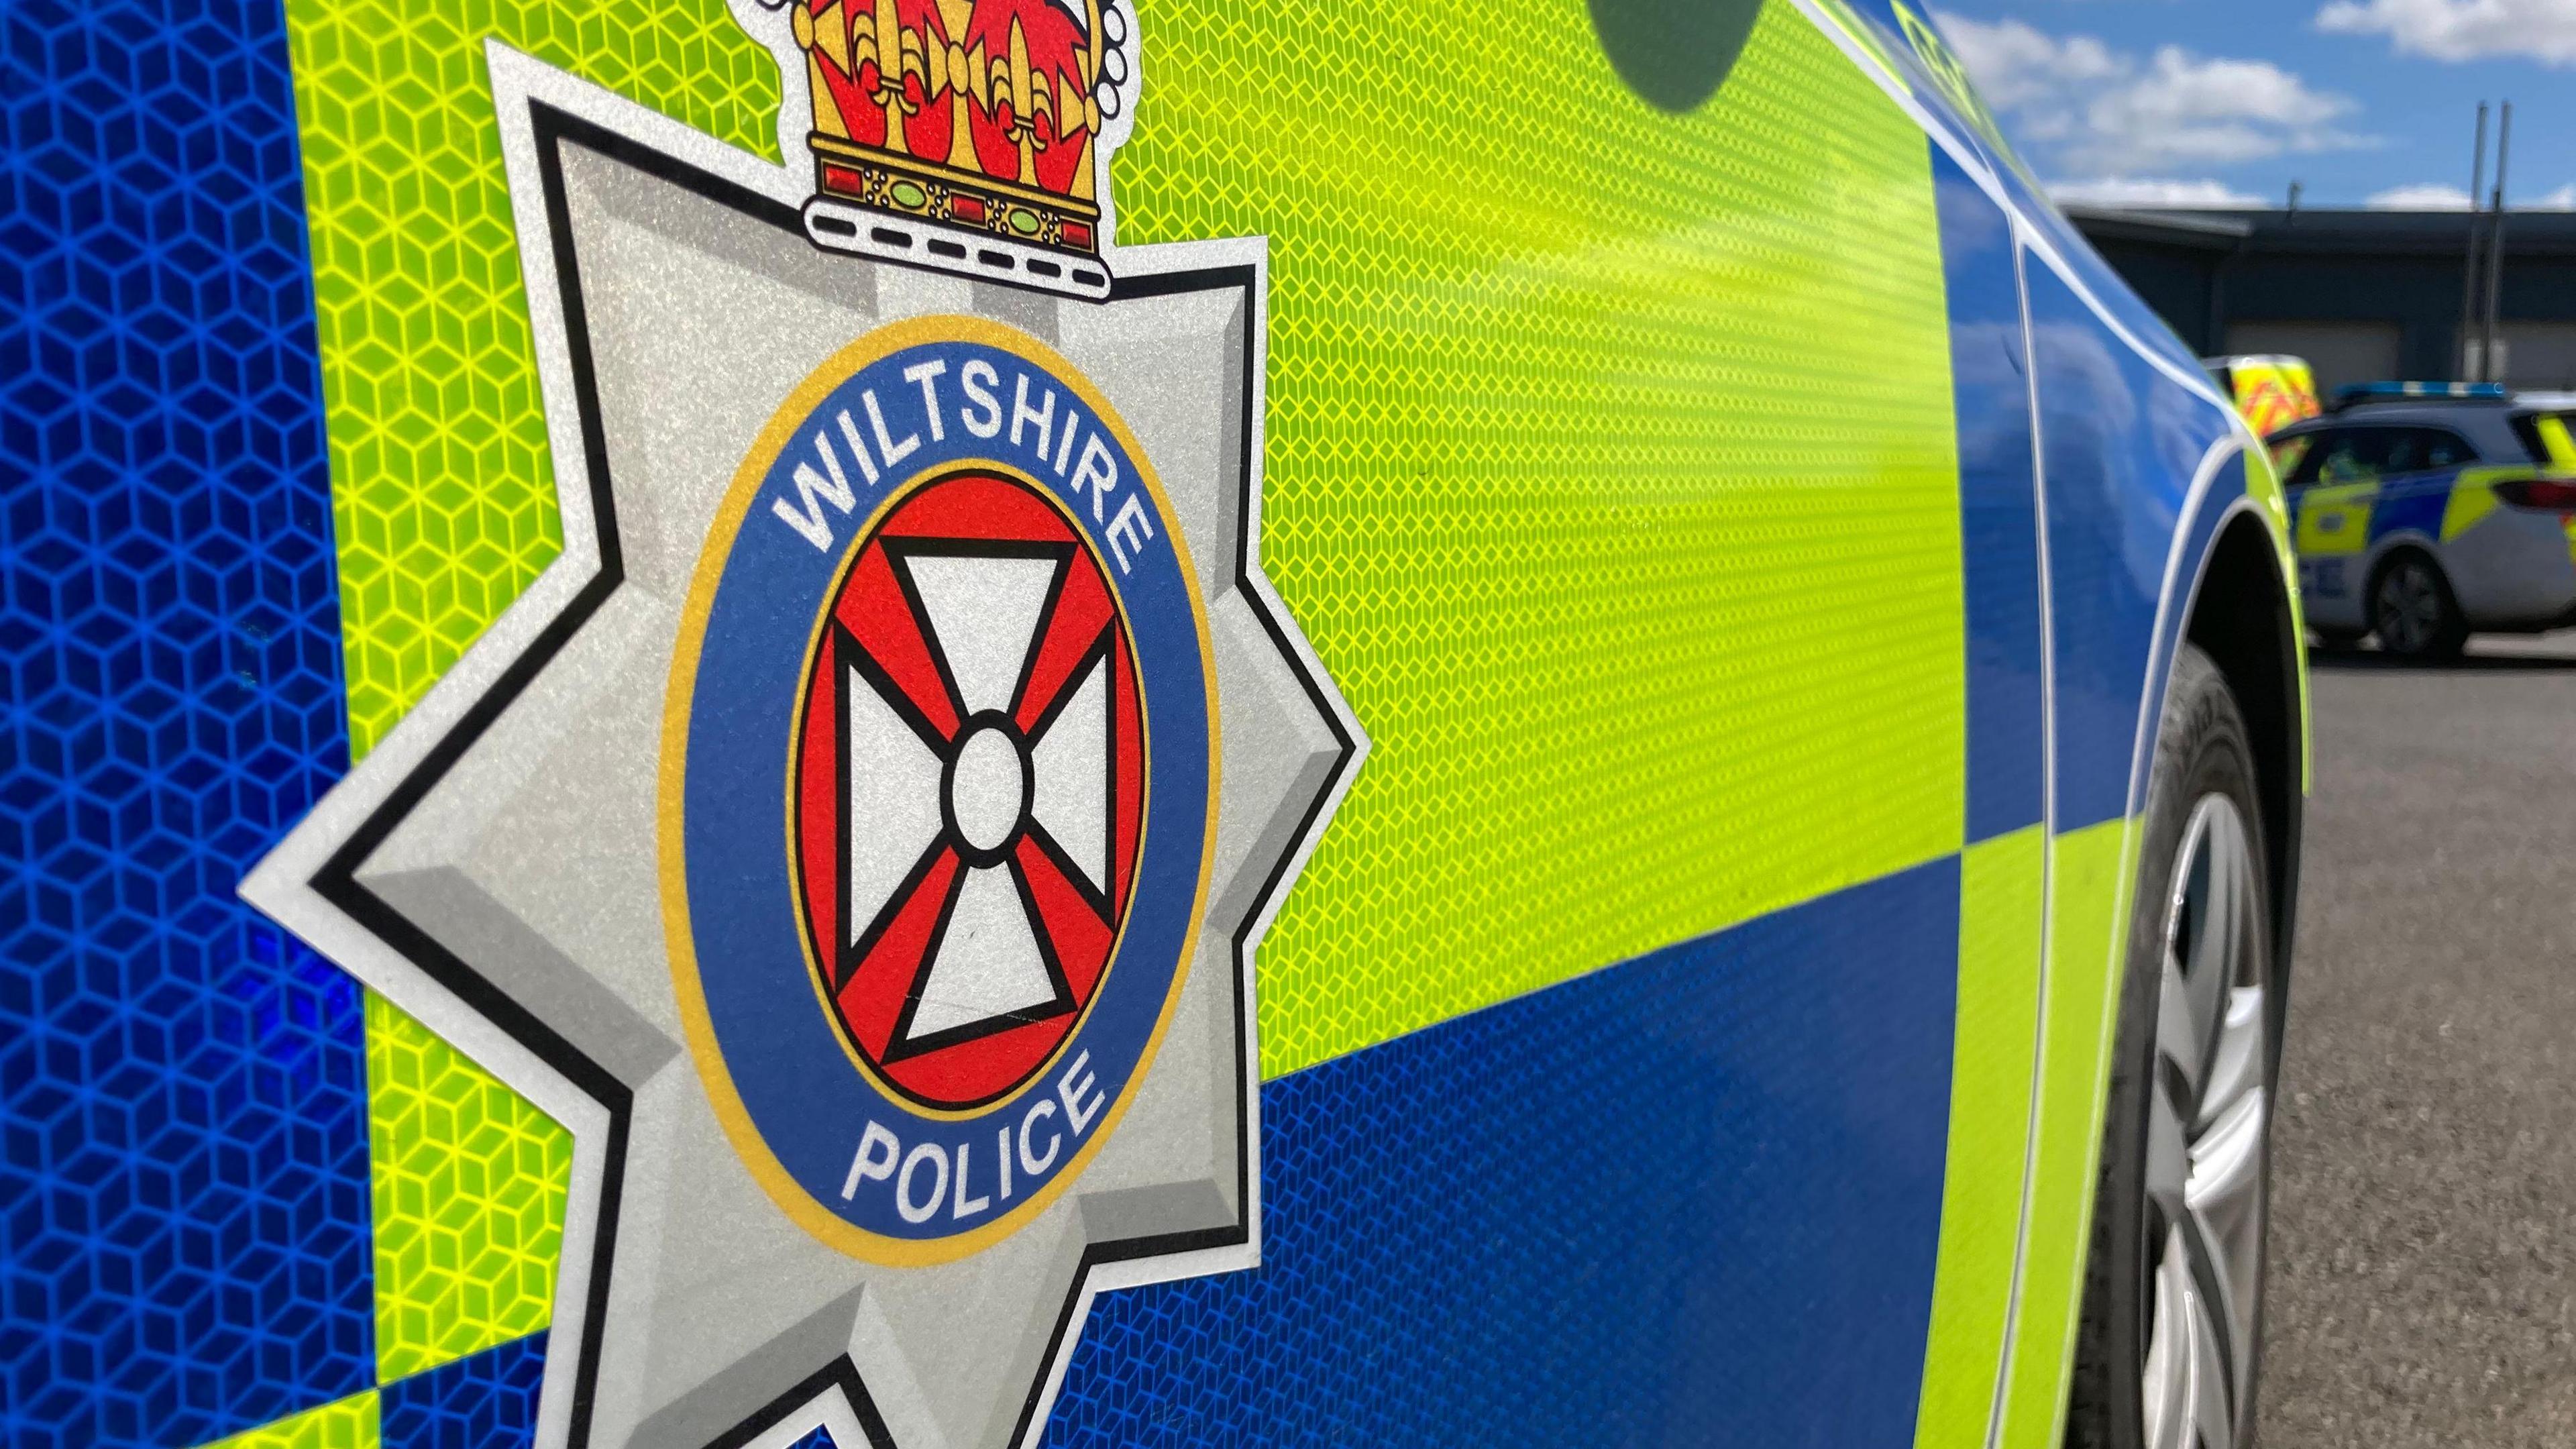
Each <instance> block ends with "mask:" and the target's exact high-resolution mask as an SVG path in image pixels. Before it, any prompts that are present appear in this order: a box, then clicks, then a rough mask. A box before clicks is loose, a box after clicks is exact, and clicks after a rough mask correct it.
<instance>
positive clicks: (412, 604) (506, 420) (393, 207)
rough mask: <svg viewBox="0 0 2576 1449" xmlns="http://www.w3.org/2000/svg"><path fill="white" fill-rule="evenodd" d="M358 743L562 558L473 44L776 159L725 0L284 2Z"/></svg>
mask: <svg viewBox="0 0 2576 1449" xmlns="http://www.w3.org/2000/svg"><path fill="white" fill-rule="evenodd" d="M286 9H287V20H286V23H287V29H288V32H289V34H290V35H291V37H292V43H293V49H294V56H295V99H296V104H297V106H298V108H299V114H300V117H301V119H302V122H303V145H304V168H305V178H306V182H305V186H306V191H307V194H308V197H309V200H310V207H311V219H312V234H313V287H314V292H315V295H316V298H317V302H318V307H319V314H318V319H319V326H320V331H321V339H322V380H323V395H324V397H325V398H326V399H327V400H328V402H329V427H330V440H331V472H332V478H333V480H334V482H335V484H336V487H337V492H336V494H335V504H336V514H337V522H338V525H339V543H340V575H341V590H342V597H343V600H344V603H343V610H344V613H345V615H346V622H347V629H348V667H349V721H350V733H351V737H352V744H353V746H354V748H355V750H356V752H357V753H359V754H364V753H365V752H366V750H367V748H368V747H369V746H370V745H372V744H373V743H374V742H375V740H376V739H377V738H378V737H379V736H381V735H382V734H383V733H384V732H385V731H386V730H387V729H389V728H391V727H392V726H393V723H394V721H395V720H397V719H399V718H401V716H402V712H403V711H404V710H406V709H408V708H410V707H411V704H412V702H413V701H415V700H417V699H419V698H420V696H421V694H422V693H423V692H424V691H426V690H427V689H428V688H429V686H430V685H431V684H432V683H433V682H435V681H436V680H437V678H438V676H439V674H440V673H441V672H442V671H444V670H445V669H446V668H447V666H448V665H449V664H451V663H454V662H455V660H456V657H457V656H458V655H459V654H461V653H463V652H464V649H465V646H466V645H467V644H470V643H472V642H473V640H474V638H475V636H477V635H478V634H480V633H482V631H483V628H484V626H485V625H487V624H489V623H490V622H491V621H492V619H493V618H494V617H495V616H497V615H498V614H499V613H500V612H501V610H502V609H503V608H505V607H507V606H508V604H509V603H510V601H511V600H512V599H515V598H517V597H518V595H519V592H520V591H521V590H522V589H524V588H526V587H527V585H528V582H529V580H531V579H533V578H535V577H536V575H537V571H538V570H539V569H541V568H543V567H544V566H545V565H546V563H547V562H548V561H549V560H551V559H552V558H553V557H554V556H555V554H556V552H557V551H558V550H559V549H560V548H561V546H562V534H561V523H560V519H559V517H558V515H557V513H556V510H555V497H554V479H553V472H552V468H553V465H552V463H551V461H550V460H549V454H548V449H547V445H546V432H545V416H544V412H543V409H542V405H541V403H540V400H539V398H538V395H537V379H536V362H535V356H536V354H535V351H534V349H533V346H532V344H531V343H530V340H529V337H528V315H527V302H526V298H525V296H524V294H523V293H522V291H521V290H520V284H519V253H518V245H517V241H516V238H515V237H514V235H513V233H512V227H511V223H510V214H509V191H508V187H507V185H506V184H505V182H504V181H503V178H502V174H501V147H500V140H499V130H498V127H497V124H496V123H495V121H494V119H493V112H492V92H491V83H490V79H489V77H488V76H487V75H486V74H485V69H484V59H483V42H484V40H485V38H486V37H491V38H496V39H499V40H500V41H502V42H503V43H505V44H508V45H512V46H515V47H517V48H518V49H520V50H524V51H527V52H529V53H530V54H533V55H536V56H538V57H540V58H542V59H544V60H546V61H549V62H551V63H553V64H555V65H559V66H562V67H564V68H566V69H568V70H571V71H573V72H574V73H575V74H578V75H581V76H583V77H585V78H587V79H589V80H592V81H596V82H598V83H599V84H601V85H604V86H608V87H610V88H611V89H614V90H617V91H619V92H622V93H623V94H625V95H628V96H631V97H633V98H634V99H636V100H639V101H642V102H643V103H645V104H646V105H649V106H653V107H655V108H657V109H659V110H662V111H665V112H667V113H669V114H670V115H673V116H676V117H678V118H679V119H681V120H683V121H686V122H688V123H689V124H690V125H692V126H696V127H697V128H699V129H700V130H703V131H707V132H710V133H712V134H713V135H715V136H718V137H720V138H722V139H724V140H726V141H730V142H732V143H733V144H735V145H737V146H741V147H744V148H745V149H747V150H752V151H758V152H762V153H764V154H767V155H769V156H770V157H771V159H773V160H774V159H776V152H777V149H778V146H777V140H776V137H777V114H778V68H777V66H776V64H775V63H774V62H772V61H771V59H770V57H769V53H768V52H767V51H765V50H762V49H761V48H760V47H759V46H758V45H756V44H754V43H753V42H752V40H751V39H750V37H749V36H747V35H745V34H744V33H743V32H742V31H741V30H740V29H739V28H737V27H736V26H735V25H734V23H733V21H732V19H731V17H729V16H728V15H727V14H726V13H725V9H724V5H723V4H722V0H692V3H684V4H658V3H651V0H604V3H594V4H552V5H517V4H508V3H500V0H429V3H415V0H289V3H288V4H287V7H286Z"/></svg>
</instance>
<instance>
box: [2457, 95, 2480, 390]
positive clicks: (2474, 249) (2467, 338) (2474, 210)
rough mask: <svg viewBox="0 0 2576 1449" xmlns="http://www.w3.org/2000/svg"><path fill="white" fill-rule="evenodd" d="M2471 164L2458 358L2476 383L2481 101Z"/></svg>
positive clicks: (2463, 373)
mask: <svg viewBox="0 0 2576 1449" xmlns="http://www.w3.org/2000/svg"><path fill="white" fill-rule="evenodd" d="M2471 155H2472V157H2473V159H2472V160H2471V161H2470V162H2469V224H2468V233H2469V260H2468V266H2467V269H2466V271H2464V272H2463V273H2462V274H2461V277H2460V349H2459V356H2458V357H2457V358H2456V359H2455V362H2456V365H2457V366H2458V367H2459V369H2460V373H2459V375H2460V376H2461V377H2462V378H2465V379H2467V380H2468V381H2471V382H2475V381H2476V380H2477V377H2476V374H2477V373H2479V372H2480V371H2482V370H2483V369H2484V367H2485V365H2486V364H2485V362H2484V361H2483V357H2484V354H2482V353H2481V352H2479V351H2478V348H2477V346H2476V343H2477V325H2478V214H2479V213H2480V212H2481V211H2483V210H2484V209H2485V205H2486V203H2485V202H2484V201H2482V200H2480V199H2479V196H2478V193H2479V192H2482V191H2484V190H2486V189H2487V103H2486V102H2484V101H2480V102H2478V144H2477V146H2476V148H2475V150H2474V151H2473V152H2472V153H2471Z"/></svg>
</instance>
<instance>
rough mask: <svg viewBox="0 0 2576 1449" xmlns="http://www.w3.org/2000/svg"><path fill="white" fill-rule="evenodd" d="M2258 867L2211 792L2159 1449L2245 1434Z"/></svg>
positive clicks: (2189, 834) (2159, 1176)
mask: <svg viewBox="0 0 2576 1449" xmlns="http://www.w3.org/2000/svg"><path fill="white" fill-rule="evenodd" d="M2255 869H2256V865H2255V861H2254V856H2253V849H2252V845H2251V838H2250V836H2249V835H2248V833H2247V831H2246V828H2245V821H2244V817H2243V816H2242V815H2240V814H2239V813H2238V811H2237V808H2236V805H2235V803H2234V802H2233V801H2231V800H2229V799H2228V798H2227V797H2225V796H2223V795H2214V794H2213V795H2209V796H2205V797H2203V798H2202V799H2201V801H2200V802H2199V803H2198V805H2197V806H2196V807H2195V808H2194V809H2193V811H2192V815H2191V820H2190V823H2189V825H2188V826H2187V827H2186V828H2185V829H2184V831H2183V838H2182V845H2181V848H2180V850H2179V852H2178V853H2177V854H2176V856H2175V861H2174V873H2173V876H2172V879H2173V882H2174V884H2173V896H2172V899H2171V900H2170V901H2169V902H2168V903H2167V906H2166V912H2165V951H2164V968H2163V981H2162V983H2161V987H2160V991H2159V997H2158V1002H2157V1011H2156V1053H2155V1074H2154V1080H2153V1083H2152V1086H2151V1089H2150V1095H2149V1102H2148V1109H2147V1111H2148V1119H2147V1174H2146V1176H2147V1232H2146V1234H2145V1246H2146V1251H2147V1252H2148V1253H2150V1254H2153V1255H2155V1262H2154V1265H2153V1268H2152V1271H2151V1274H2150V1277H2149V1281H2148V1285H2147V1292H2146V1294H2145V1295H2144V1303H2145V1319H2146V1322H2145V1323H2144V1325H2143V1327H2144V1330H2145V1335H2144V1336H2145V1341H2146V1344H2147V1351H2146V1354H2145V1357H2144V1360H2143V1362H2142V1364H2141V1370H2140V1389H2141V1393H2140V1400H2139V1402H2140V1404H2141V1407H2142V1410H2143V1418H2144V1425H2143V1427H2144V1428H2145V1430H2146V1435H2145V1437H2146V1443H2147V1444H2148V1446H2150V1449H2233V1446H2234V1445H2235V1444H2236V1443H2237V1442H2238V1441H2239V1439H2240V1438H2241V1436H2242V1434H2243V1432H2244V1430H2245V1428H2246V1427H2247V1425H2246V1424H2245V1422H2244V1419H2245V1409H2246V1400H2247V1397H2248V1395H2247V1387H2248V1385H2250V1384H2251V1382H2252V1377H2253V1369H2254V1353H2255V1346H2256V1345H2255V1334H2256V1325H2257V1324H2258V1322H2259V1321H2260V1318H2259V1310H2260V1307H2261V1296H2262V1288H2263V1229H2264V1209H2265V1203H2264V1192H2265V1183H2266V1180H2267V1178H2268V1176H2269V1174H2268V1172H2267V1171H2266V1168H2267V1161H2266V1159H2267V1155H2268V1154H2269V1152H2270V1150H2271V1148H2270V1143H2271V1133H2270V1125H2271V1122H2270V1118H2271V1105H2272V1102H2271V1085H2272V1075H2273V1074H2272V1051H2273V1036H2272V1031H2271V1025H2270V1013H2269V1010H2268V1004H2269V1003H2268V1002H2267V1000H2266V997H2265V992H2266V989H2267V982H2266V978H2265V972H2264V940H2263V919H2262V918H2263V911H2262V897H2261V893H2260V890H2259V887H2258V885H2257V882H2256V879H2255V875H2254V871H2255Z"/></svg>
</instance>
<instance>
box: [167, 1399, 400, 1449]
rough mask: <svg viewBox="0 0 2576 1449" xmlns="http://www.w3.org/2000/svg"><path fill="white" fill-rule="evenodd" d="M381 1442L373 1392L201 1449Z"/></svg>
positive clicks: (323, 1447) (345, 1448)
mask: <svg viewBox="0 0 2576 1449" xmlns="http://www.w3.org/2000/svg"><path fill="white" fill-rule="evenodd" d="M380 1442H381V1436H380V1432H379V1423H378V1414H377V1403H376V1391H375V1390H374V1389H369V1390H367V1391H366V1392H364V1393H358V1394H351V1395H350V1396H349V1397H347V1398H345V1399H339V1400H336V1401H334V1402H332V1403H328V1404H324V1405H322V1406H321V1407H319V1408H313V1409H307V1410H305V1411H304V1412H302V1413H300V1414H290V1415H288V1416H287V1417H285V1418H283V1419H275V1420H272V1421H270V1422H268V1423H265V1424H262V1425H260V1426H259V1427H258V1428H256V1429H245V1430H243V1431H242V1432H241V1433H238V1434H235V1435H233V1436H231V1437H230V1438H225V1439H218V1440H215V1441H214V1442H213V1443H211V1444H206V1445H202V1446H200V1449H376V1446H377V1445H378V1444H379V1443H380Z"/></svg>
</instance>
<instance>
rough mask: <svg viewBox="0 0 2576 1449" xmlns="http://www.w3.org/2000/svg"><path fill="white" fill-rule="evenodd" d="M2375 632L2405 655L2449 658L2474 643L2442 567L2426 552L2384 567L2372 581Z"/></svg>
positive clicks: (2404, 556)
mask: <svg viewBox="0 0 2576 1449" xmlns="http://www.w3.org/2000/svg"><path fill="white" fill-rule="evenodd" d="M2370 622H2371V632H2373V633H2375V634H2377V635H2378V636H2379V647H2380V648H2381V649H2383V650H2386V651H2387V652H2388V653H2390V654H2394V655H2396V656H2397V657H2398V658H2400V659H2448V658H2450V657H2451V656H2453V655H2455V654H2458V653H2459V652H2460V649H2461V647H2462V646H2464V645H2466V644H2467V643H2468V642H2469V623H2468V620H2467V619H2465V618H2463V617H2462V616H2461V614H2460V601H2459V598H2458V596H2456V595H2454V594H2453V593H2452V592H2451V581H2450V580H2448V579H2446V578H2444V577H2442V570H2441V569H2440V567H2439V566H2437V565H2436V564H2435V563H2434V562H2433V561H2432V560H2431V559H2429V558H2427V557H2425V556H2424V555H2422V554H2420V553H2414V552H2411V551H2410V552H2407V553H2401V554H2399V555H2397V556H2396V557H2394V558H2392V559H2390V560H2389V561H2388V562H2386V563H2384V564H2381V565H2380V566H2379V572H2378V574H2377V575H2376V576H2375V577H2373V578H2372V580H2371V584H2370Z"/></svg>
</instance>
